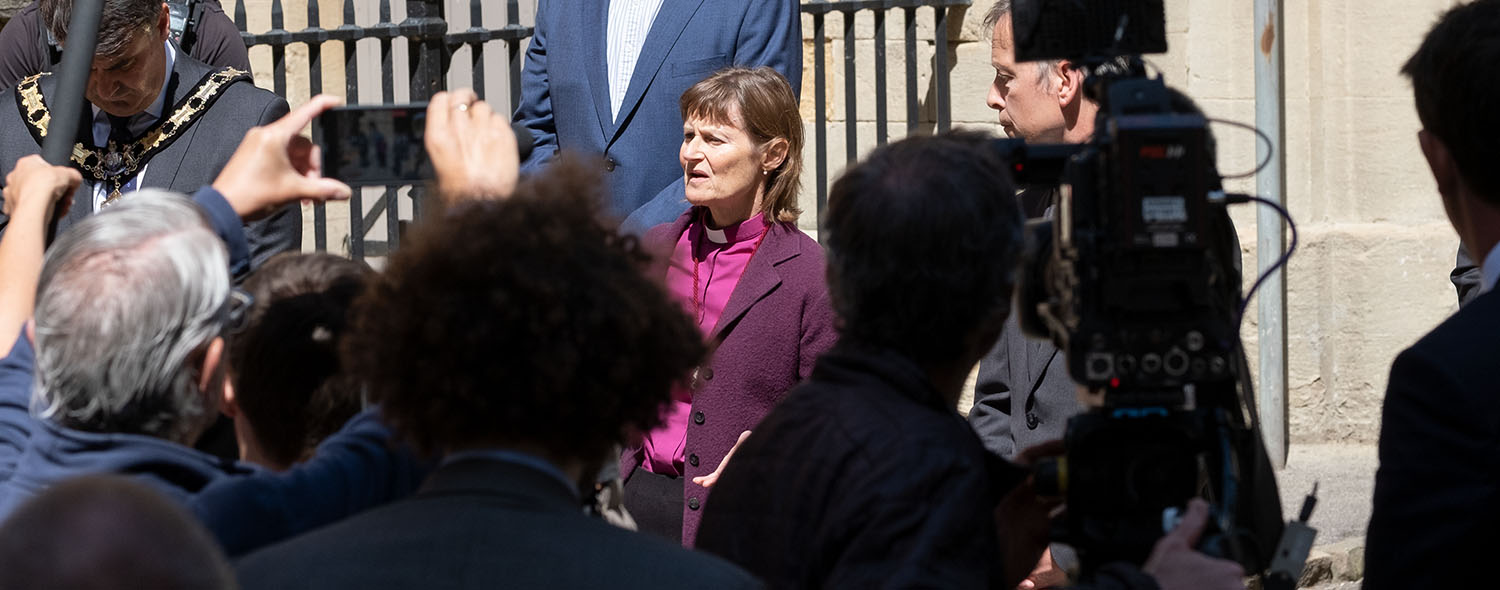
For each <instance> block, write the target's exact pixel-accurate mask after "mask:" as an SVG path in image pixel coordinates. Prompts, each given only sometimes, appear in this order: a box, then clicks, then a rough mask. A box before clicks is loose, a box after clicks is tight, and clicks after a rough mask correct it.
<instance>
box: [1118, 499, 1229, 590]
mask: <svg viewBox="0 0 1500 590" xmlns="http://www.w3.org/2000/svg"><path fill="white" fill-rule="evenodd" d="M1207 524H1208V503H1207V502H1204V501H1203V500H1201V499H1199V498H1193V499H1192V500H1190V501H1189V502H1188V506H1187V513H1186V514H1185V515H1183V517H1182V522H1180V523H1178V524H1177V528H1175V529H1172V532H1170V533H1167V535H1166V536H1165V537H1162V538H1161V540H1159V541H1157V542H1156V546H1155V547H1153V548H1152V549H1151V557H1149V558H1147V559H1146V565H1145V567H1142V568H1141V569H1142V570H1144V571H1145V572H1146V573H1148V574H1151V577H1153V578H1156V583H1157V584H1158V585H1160V586H1161V589H1162V590H1217V589H1221V588H1223V589H1229V588H1233V589H1236V590H1243V589H1244V588H1245V570H1244V569H1243V568H1241V567H1240V564H1238V563H1235V562H1233V561H1229V560H1227V559H1217V558H1213V557H1209V556H1207V555H1204V554H1202V553H1199V552H1197V551H1195V550H1194V549H1193V546H1194V545H1197V544H1198V537H1199V536H1201V535H1202V534H1203V527H1204V526H1206V525H1207Z"/></svg>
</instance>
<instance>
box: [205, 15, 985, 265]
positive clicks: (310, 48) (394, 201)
mask: <svg viewBox="0 0 1500 590" xmlns="http://www.w3.org/2000/svg"><path fill="white" fill-rule="evenodd" d="M391 1H392V0H360V2H361V3H365V5H367V6H368V5H369V4H375V5H377V6H378V8H377V10H378V16H377V19H376V21H375V22H371V23H366V24H360V23H358V22H357V18H356V10H355V8H356V6H355V0H343V10H342V13H343V14H342V15H341V17H342V18H338V19H329V20H330V21H336V22H337V23H338V24H336V25H333V24H331V22H330V24H329V25H328V26H325V20H324V19H323V18H322V15H321V14H319V8H318V2H317V0H306V2H305V4H302V3H295V2H294V3H290V4H292V5H293V6H298V7H301V6H304V5H305V10H306V11H307V23H308V26H307V28H304V29H302V30H300V31H288V30H286V28H285V14H284V4H283V2H282V0H272V1H271V3H270V11H271V14H270V26H271V28H270V29H269V30H267V31H264V32H260V33H249V32H242V33H241V36H242V37H243V38H244V40H245V44H246V45H247V46H249V47H258V46H266V47H269V48H270V52H271V64H272V70H273V71H272V80H273V82H272V85H273V90H274V91H275V92H276V93H277V94H280V95H282V96H286V94H287V77H288V71H287V69H288V67H289V64H288V60H287V49H288V47H290V46H293V45H299V44H300V45H303V46H305V47H306V49H307V53H308V71H307V73H306V74H307V75H306V78H307V80H308V87H309V88H308V90H309V91H310V93H311V94H317V93H320V92H323V91H324V88H323V80H322V65H323V59H324V57H325V56H324V55H323V53H324V49H325V48H324V44H325V43H327V42H331V41H336V42H338V44H337V46H336V47H338V49H337V51H336V53H337V54H338V55H336V56H332V57H331V59H335V60H337V61H339V62H342V63H343V65H344V79H345V88H344V95H345V96H346V97H348V100H349V102H350V103H356V102H359V100H360V99H359V97H360V88H359V67H360V63H359V62H360V57H359V52H358V51H357V50H356V48H357V44H358V43H359V42H360V41H363V40H367V39H373V40H376V42H378V44H379V55H380V68H379V70H380V78H381V102H382V103H387V104H389V103H392V102H395V89H396V80H397V73H396V71H397V70H396V67H395V66H396V65H397V64H395V63H394V60H395V52H394V51H393V43H394V42H395V41H396V40H397V39H402V40H404V41H403V42H404V43H405V44H406V55H407V60H406V62H407V63H406V64H405V67H404V72H405V74H406V78H407V83H408V88H409V99H410V100H412V101H421V100H425V99H427V98H428V97H430V96H431V95H432V94H433V93H435V92H437V91H439V90H442V89H443V88H444V87H445V79H446V75H447V74H448V73H449V71H450V69H452V68H455V67H457V68H462V69H467V70H469V71H470V72H471V74H470V75H471V76H472V80H473V87H474V89H475V91H476V92H477V93H478V94H479V95H480V97H481V98H484V94H485V80H484V75H485V69H486V62H487V60H489V59H490V58H491V55H490V54H489V52H488V51H486V48H487V45H488V44H490V42H502V43H503V44H504V48H505V50H504V52H505V54H504V55H503V56H500V57H501V58H503V59H504V60H505V62H504V65H505V67H506V68H507V73H508V77H509V85H508V86H509V90H510V92H509V94H510V96H509V99H510V100H509V105H511V106H512V107H513V106H514V105H515V104H516V102H517V101H518V99H519V96H520V74H521V52H522V48H523V46H522V42H523V41H524V40H525V39H527V38H528V37H530V36H531V33H532V28H531V27H530V26H527V25H525V24H523V23H522V22H521V20H522V19H521V18H520V11H519V6H518V2H517V0H508V1H507V2H505V3H504V4H503V6H504V9H505V12H506V19H505V24H504V25H502V26H499V27H495V28H487V27H485V26H483V24H482V23H483V22H485V19H484V18H483V17H484V8H483V7H484V5H485V4H489V5H490V6H491V7H492V8H493V7H496V6H500V5H501V3H498V2H482V1H481V0H470V2H469V10H470V22H471V23H473V25H472V26H470V27H468V28H467V29H464V30H462V31H450V30H449V23H448V21H447V20H446V19H445V18H444V16H445V15H444V1H443V0H404V2H405V8H406V18H404V19H403V20H401V21H400V22H393V19H392V18H391V12H392V11H391ZM541 1H545V0H541ZM971 2H972V0H839V1H823V0H805V1H804V2H803V3H802V12H803V13H804V14H807V15H810V16H811V19H812V24H813V27H812V30H811V31H804V32H803V33H804V35H808V34H810V35H811V39H812V41H813V43H812V45H813V48H814V49H813V51H814V53H815V56H814V60H813V64H814V66H813V67H814V71H813V92H814V97H815V98H814V104H815V105H816V107H815V109H814V110H815V113H816V114H815V115H814V126H813V128H814V134H813V135H814V149H815V150H816V158H815V161H816V166H815V172H814V176H815V181H814V184H815V186H816V195H817V211H818V213H819V214H820V216H821V212H822V211H823V209H824V206H825V204H826V202H827V187H828V175H829V170H830V168H831V166H830V162H831V160H830V157H829V155H828V133H827V131H828V126H829V121H828V114H827V108H826V107H827V106H828V97H827V91H828V86H827V76H828V72H827V71H826V69H827V68H826V66H825V61H824V58H825V53H824V52H825V51H826V49H825V46H826V45H827V44H828V40H829V39H828V35H827V31H826V30H825V19H826V17H827V15H829V14H831V13H839V14H841V15H842V17H843V29H844V30H843V35H842V37H841V39H840V40H841V41H842V43H843V49H844V60H843V61H844V64H843V65H844V70H843V73H844V85H845V86H844V103H845V105H844V119H845V120H844V133H845V163H846V164H847V163H850V162H853V161H854V160H855V159H857V158H858V156H859V143H858V140H859V132H858V120H857V117H856V112H857V110H856V109H857V106H858V104H859V103H860V102H861V101H860V98H861V97H860V96H859V93H858V91H857V89H856V86H855V84H856V80H857V75H858V68H859V67H860V64H859V63H858V61H857V57H858V56H857V54H856V51H855V46H856V35H855V19H856V16H857V14H858V13H861V12H869V13H871V14H872V15H873V19H874V35H873V37H874V39H873V41H874V47H875V55H874V60H873V61H872V62H871V63H870V66H869V67H873V68H874V81H875V86H876V89H877V91H876V92H875V93H874V96H873V99H874V101H875V134H876V137H875V142H876V144H877V145H879V144H884V143H885V142H886V141H887V140H888V139H889V137H890V134H889V124H890V117H889V112H888V105H887V104H886V103H887V98H886V93H885V88H886V82H887V74H886V64H887V62H888V60H887V54H886V42H887V36H888V32H887V30H886V24H885V23H886V16H887V14H888V13H890V12H891V11H895V10H899V11H903V13H904V23H905V27H904V34H903V36H902V43H903V44H904V50H905V60H904V63H905V72H904V75H905V81H906V117H905V120H906V125H907V128H906V133H912V132H915V131H918V130H919V129H921V128H922V126H923V125H924V124H927V123H933V124H935V127H936V129H937V130H945V129H947V128H948V126H949V113H950V105H949V79H948V76H949V71H948V70H949V67H950V65H951V64H950V63H949V57H948V27H949V21H948V18H949V13H950V10H951V9H953V8H957V7H963V6H968V5H970V3H971ZM919 8H930V9H931V12H932V19H933V20H932V22H933V31H934V33H933V37H934V38H933V39H931V40H930V41H928V40H923V39H918V28H917V23H918V13H917V10H918V9H919ZM234 21H235V24H237V25H238V26H239V28H240V30H241V31H246V30H247V28H248V27H247V22H248V20H247V18H246V7H245V0H239V2H237V3H236V6H235V9H234ZM928 42H930V43H932V44H933V45H934V46H935V49H936V50H935V51H934V52H933V64H932V72H933V76H932V84H933V88H932V95H933V96H934V103H935V104H933V105H931V106H932V107H933V111H934V120H933V121H927V122H924V121H923V118H922V108H923V106H924V105H923V104H922V101H921V97H920V95H919V90H918V88H919V84H918V57H917V56H918V49H917V48H918V45H919V44H922V43H928ZM465 47H467V48H469V59H468V60H466V61H467V63H460V64H455V63H453V58H454V55H455V54H456V53H457V52H458V51H459V50H460V49H461V48H465ZM400 188H401V187H386V188H385V189H383V190H379V189H377V190H375V191H373V192H374V193H379V197H378V198H377V199H376V201H375V202H373V203H372V206H371V207H370V208H369V210H368V211H366V208H365V206H364V197H365V196H366V195H362V194H361V193H362V192H365V191H355V193H354V198H353V199H351V202H350V203H349V207H350V215H349V236H350V237H349V239H348V244H347V248H348V252H349V255H350V256H351V257H353V258H355V259H357V260H362V259H364V258H365V257H366V256H380V255H383V254H385V253H386V252H388V251H389V250H390V249H393V248H395V247H396V246H397V243H398V241H399V239H400V234H401V223H402V221H401V218H400V208H399V207H398V203H399V201H400V195H402V194H403V193H405V194H407V195H409V196H410V197H411V214H412V217H413V218H416V217H419V216H420V215H421V203H422V199H421V198H420V187H410V188H409V189H405V190H398V189H400ZM381 216H384V217H385V233H386V236H387V238H386V241H384V242H381V241H376V240H368V239H366V235H367V234H368V233H369V229H370V228H371V227H373V226H374V225H375V224H376V223H377V222H378V221H379V220H380V217H381ZM313 231H314V235H313V245H314V248H316V249H317V250H319V251H326V250H327V249H328V215H327V210H326V207H325V206H323V205H321V204H320V205H316V206H314V208H313Z"/></svg>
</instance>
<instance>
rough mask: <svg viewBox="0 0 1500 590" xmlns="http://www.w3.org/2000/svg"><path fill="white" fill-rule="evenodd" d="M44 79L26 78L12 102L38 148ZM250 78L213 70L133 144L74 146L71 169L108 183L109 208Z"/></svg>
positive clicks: (43, 130) (43, 124) (48, 116)
mask: <svg viewBox="0 0 1500 590" xmlns="http://www.w3.org/2000/svg"><path fill="white" fill-rule="evenodd" d="M49 75H51V73H50V72H43V73H40V74H36V75H34V76H31V77H28V78H26V79H25V80H22V81H21V84H20V86H18V87H17V88H16V103H17V106H19V107H20V109H21V117H22V118H23V119H25V120H26V123H27V125H26V126H27V127H28V128H29V129H31V135H32V137H33V138H34V139H36V143H37V145H41V144H42V138H45V137H47V125H48V124H50V123H51V122H52V113H50V112H48V110H47V104H46V103H45V102H43V100H42V92H41V90H40V89H39V86H40V85H39V82H40V81H41V79H42V77H43V76H49ZM249 79H250V75H249V74H247V73H245V72H243V71H240V70H236V69H234V68H224V69H220V70H216V71H214V72H212V73H210V74H208V75H207V76H204V77H203V79H201V80H199V81H198V84H197V85H195V86H194V87H193V90H192V92H189V93H188V94H187V95H186V97H184V98H183V99H182V100H180V101H178V102H177V104H176V105H175V106H174V107H173V108H172V115H171V116H169V117H164V118H162V119H158V120H157V122H156V124H155V125H152V126H151V128H150V129H148V130H146V132H145V133H144V134H143V135H141V136H140V137H139V138H137V139H136V140H134V141H131V142H128V143H124V144H121V143H118V142H116V141H115V140H113V139H111V140H109V142H108V143H107V145H105V146H104V147H102V148H99V147H93V146H90V145H85V144H83V143H82V142H79V143H75V144H73V157H72V160H73V165H74V166H77V167H78V170H79V171H80V172H82V173H83V176H84V177H85V178H87V179H89V180H91V181H93V182H95V183H100V182H102V183H108V184H107V186H109V188H110V190H109V196H107V197H106V198H105V199H104V204H105V205H109V204H111V203H113V202H114V201H115V199H118V198H120V187H122V186H124V185H125V184H126V183H128V182H130V179H132V178H135V175H136V174H139V173H140V171H141V168H142V167H144V166H145V165H146V162H149V161H150V160H151V157H152V156H155V155H156V153H157V152H160V151H161V150H163V149H166V147H167V146H168V145H171V144H172V142H173V141H174V140H176V139H177V138H178V137H179V136H181V135H182V132H183V131H185V130H187V128H188V127H190V126H192V124H193V123H194V122H195V121H197V120H198V118H199V117H201V116H202V115H203V113H205V112H208V107H209V106H211V105H212V104H213V103H214V100H216V99H218V98H219V94H220V93H221V91H223V90H224V88H226V87H228V86H229V85H230V84H233V83H235V82H237V81H240V80H249Z"/></svg>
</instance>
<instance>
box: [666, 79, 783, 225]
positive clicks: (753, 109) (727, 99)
mask: <svg viewBox="0 0 1500 590" xmlns="http://www.w3.org/2000/svg"><path fill="white" fill-rule="evenodd" d="M680 104H681V106H682V118H683V119H684V120H686V119H688V118H700V119H706V120H709V121H712V122H714V123H718V124H743V125H744V127H745V131H746V132H748V133H749V134H750V137H752V138H754V139H755V141H756V143H758V144H762V145H764V144H765V143H766V142H768V141H771V140H773V139H776V138H781V139H785V140H786V143H787V150H786V159H785V160H782V162H781V165H780V166H778V167H776V169H775V170H772V171H771V173H770V175H769V177H768V179H767V181H766V182H767V184H768V185H769V186H768V187H767V188H766V198H765V201H764V202H763V203H762V204H761V212H762V213H765V214H766V215H767V216H768V217H770V218H771V219H773V220H775V221H785V222H794V221H797V216H798V215H801V214H802V209H800V208H798V207H797V190H798V189H799V188H800V185H801V182H802V115H801V113H800V112H799V111H798V110H797V95H796V93H794V92H792V85H791V84H790V83H788V82H787V81H786V78H785V77H782V75H781V74H780V73H778V72H777V71H776V70H773V69H771V68H768V67H765V66H760V67H758V68H743V67H730V68H724V69H722V70H719V71H717V72H714V73H713V75H711V76H709V77H707V78H704V79H703V80H702V81H701V82H698V83H697V84H694V85H693V86H692V87H691V88H688V89H687V92H683V93H682V100H681V103H680ZM736 110H738V111H739V114H740V118H742V119H743V121H735V120H734V117H733V114H734V112H735V111H736Z"/></svg>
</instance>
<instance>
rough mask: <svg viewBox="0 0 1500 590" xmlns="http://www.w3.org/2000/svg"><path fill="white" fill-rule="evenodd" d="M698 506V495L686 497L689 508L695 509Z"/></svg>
mask: <svg viewBox="0 0 1500 590" xmlns="http://www.w3.org/2000/svg"><path fill="white" fill-rule="evenodd" d="M698 506H699V504H698V497H697V496H693V497H691V498H688V508H689V509H691V510H697V509H698Z"/></svg>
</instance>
